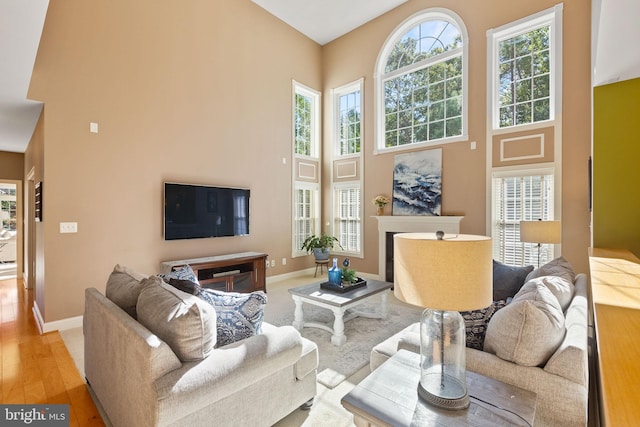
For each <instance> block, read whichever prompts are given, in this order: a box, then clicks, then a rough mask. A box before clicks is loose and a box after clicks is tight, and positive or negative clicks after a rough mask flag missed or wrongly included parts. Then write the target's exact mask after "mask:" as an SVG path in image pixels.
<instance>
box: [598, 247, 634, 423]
mask: <svg viewBox="0 0 640 427" xmlns="http://www.w3.org/2000/svg"><path fill="white" fill-rule="evenodd" d="M589 267H590V271H591V293H592V297H593V309H594V321H595V329H596V339H597V345H598V369H599V379H600V384H599V386H600V389H599V393H600V409H601V421H602V423H603V425H605V426H623V425H634V424H635V423H636V422H638V420H640V401H639V400H638V399H637V392H638V386H640V260H639V259H638V258H637V257H636V256H635V255H633V254H632V253H631V252H630V251H627V250H624V249H600V248H592V249H590V251H589Z"/></svg>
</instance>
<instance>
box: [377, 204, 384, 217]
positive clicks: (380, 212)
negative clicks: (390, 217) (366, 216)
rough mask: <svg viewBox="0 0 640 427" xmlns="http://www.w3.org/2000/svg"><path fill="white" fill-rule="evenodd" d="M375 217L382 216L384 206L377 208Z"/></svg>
mask: <svg viewBox="0 0 640 427" xmlns="http://www.w3.org/2000/svg"><path fill="white" fill-rule="evenodd" d="M376 215H378V216H382V215H384V206H378V210H377V211H376Z"/></svg>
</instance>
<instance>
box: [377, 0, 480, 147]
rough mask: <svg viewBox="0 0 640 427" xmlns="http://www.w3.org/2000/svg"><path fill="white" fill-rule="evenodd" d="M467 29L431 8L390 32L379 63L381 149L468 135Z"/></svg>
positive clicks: (449, 14) (454, 17) (454, 18)
mask: <svg viewBox="0 0 640 427" xmlns="http://www.w3.org/2000/svg"><path fill="white" fill-rule="evenodd" d="M467 44H468V36H467V31H466V28H465V26H464V23H463V22H462V20H461V19H460V18H459V17H458V15H456V14H455V13H453V12H452V11H449V10H446V9H427V10H424V11H422V12H419V13H417V14H415V15H413V16H412V17H410V18H409V19H407V20H406V21H405V22H404V23H402V24H401V25H400V26H399V27H398V28H396V30H395V31H394V32H393V33H392V34H391V35H390V36H389V38H388V39H387V41H386V43H385V44H384V46H383V47H382V50H381V51H380V55H379V56H378V62H377V64H376V71H375V78H376V91H377V93H376V119H377V124H376V130H377V135H376V151H377V152H380V151H385V150H391V149H396V148H399V147H406V146H410V147H411V148H413V147H415V146H416V144H421V145H435V144H442V143H446V142H453V141H460V140H463V139H466V138H467V137H466V135H467V117H466V116H467V96H466V87H467V72H466V69H467V65H466V63H467V60H466V58H467Z"/></svg>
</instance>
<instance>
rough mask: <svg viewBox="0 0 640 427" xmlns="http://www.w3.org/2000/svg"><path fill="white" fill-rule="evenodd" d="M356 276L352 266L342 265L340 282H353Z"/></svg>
mask: <svg viewBox="0 0 640 427" xmlns="http://www.w3.org/2000/svg"><path fill="white" fill-rule="evenodd" d="M357 279H358V277H357V276H356V271H355V270H354V269H353V268H349V267H342V282H343V283H348V284H352V283H355V282H356V280H357Z"/></svg>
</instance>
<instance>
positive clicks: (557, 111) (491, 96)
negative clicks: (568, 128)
mask: <svg viewBox="0 0 640 427" xmlns="http://www.w3.org/2000/svg"><path fill="white" fill-rule="evenodd" d="M562 10H563V4H562V3H560V4H558V5H556V6H553V7H551V8H549V9H546V10H543V11H541V12H538V13H536V14H533V15H530V16H527V17H525V18H522V19H519V20H517V21H514V22H511V23H509V24H506V25H503V26H501V27H498V28H494V29H490V30H488V31H487V88H488V105H487V111H490V112H491V114H488V115H487V119H488V125H489V129H493V131H494V132H496V133H497V132H513V131H514V130H516V129H517V130H518V131H520V130H527V129H535V128H537V127H541V126H549V125H550V123H552V122H555V121H556V120H557V119H558V118H559V117H561V116H562ZM547 24H548V25H549V26H550V32H549V35H550V40H551V42H550V45H549V47H550V49H551V52H550V56H549V92H550V93H552V94H553V95H552V98H551V102H550V104H549V116H550V118H549V120H544V121H539V122H535V123H527V124H525V125H513V126H509V127H503V128H501V127H500V124H499V120H500V119H499V117H500V115H499V111H498V109H499V100H498V90H497V84H498V78H497V77H498V69H497V58H496V53H497V51H498V43H500V42H501V41H503V40H506V39H509V38H512V37H515V36H517V35H520V34H524V33H526V32H528V31H531V30H532V29H534V28H537V27H540V26H543V25H547Z"/></svg>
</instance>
